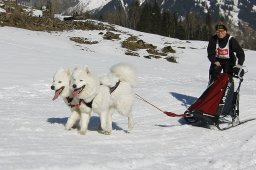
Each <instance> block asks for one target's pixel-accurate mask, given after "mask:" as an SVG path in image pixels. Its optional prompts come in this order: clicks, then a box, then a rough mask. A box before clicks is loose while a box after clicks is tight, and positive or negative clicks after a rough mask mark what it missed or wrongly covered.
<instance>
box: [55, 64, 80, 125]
mask: <svg viewBox="0 0 256 170" xmlns="http://www.w3.org/2000/svg"><path fill="white" fill-rule="evenodd" d="M70 80H71V71H70V70H69V69H64V68H60V69H58V71H57V72H56V73H55V74H54V76H53V82H52V86H51V89H52V90H54V91H55V94H54V97H53V99H52V100H56V99H57V98H58V97H59V96H61V97H62V98H63V100H64V102H65V103H66V104H67V106H69V107H70V109H71V116H70V117H69V118H68V121H67V123H66V125H65V128H66V129H67V130H70V129H71V128H72V127H73V126H74V125H75V124H76V123H78V120H79V119H80V116H81V111H82V110H81V109H80V108H79V107H78V106H79V99H78V98H75V97H74V96H73V95H72V91H71V89H70ZM76 125H77V126H78V124H76Z"/></svg>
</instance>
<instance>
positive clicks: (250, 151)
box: [0, 27, 256, 170]
mask: <svg viewBox="0 0 256 170" xmlns="http://www.w3.org/2000/svg"><path fill="white" fill-rule="evenodd" d="M116 28H117V29H118V30H120V31H122V33H121V35H120V37H121V39H125V38H127V37H129V36H128V34H132V35H136V36H138V37H139V38H140V39H143V40H144V41H146V42H148V43H152V44H153V45H156V46H158V48H162V47H164V46H166V45H171V46H172V47H173V48H174V49H175V50H176V51H177V52H176V53H175V54H174V56H176V57H177V61H178V63H177V64H175V63H170V62H167V61H166V60H164V59H151V60H149V59H145V58H143V57H134V56H126V55H124V52H125V49H123V48H121V45H120V40H119V41H109V40H104V39H103V38H102V35H99V32H100V31H97V30H94V31H81V30H76V31H68V32H52V33H48V32H35V31H28V30H24V29H17V28H12V27H0V37H1V38H0V58H1V62H0V68H1V72H0V77H1V84H0V99H1V102H0V106H1V108H2V109H0V115H1V116H0V121H1V123H0V139H1V140H0V169H4V170H32V169H35V170H70V169H72V170H87V169H88V170H119V169H124V170H166V169H182V170H191V169H192V170H205V169H212V170H219V169H222V170H234V169H241V170H253V169H255V168H256V148H255V143H256V134H255V131H256V120H255V121H250V122H248V123H246V124H243V125H240V126H237V127H235V128H232V129H229V130H227V131H218V130H210V129H205V128H200V127H193V126H190V125H186V124H183V122H184V121H183V120H182V119H180V118H171V117H167V116H165V115H164V114H163V113H161V112H160V111H159V110H157V109H155V108H154V107H152V106H150V105H149V104H147V103H145V102H143V101H141V100H139V99H136V100H135V104H134V109H133V113H134V121H135V127H134V129H133V130H132V131H131V132H130V133H127V132H126V130H127V120H126V119H125V118H124V117H122V116H120V115H118V114H114V117H113V121H114V123H113V127H114V129H115V130H113V132H112V134H111V135H103V134H100V133H98V132H97V131H96V129H97V126H98V124H99V118H98V116H97V115H96V114H93V115H92V118H91V121H90V125H89V131H88V132H87V134H86V135H80V134H79V133H78V131H77V130H76V129H73V130H71V131H66V130H64V124H65V123H66V121H67V118H68V117H69V115H70V112H69V109H68V107H66V105H65V104H64V102H63V101H62V100H61V99H59V100H57V101H52V100H51V98H52V96H53V95H54V94H53V91H51V90H50V86H51V81H52V76H53V74H54V73H55V72H56V70H57V69H58V68H59V67H70V68H74V67H75V66H83V65H89V66H90V67H91V68H93V69H94V71H95V72H96V73H97V74H99V75H102V74H104V73H106V72H109V68H110V67H111V66H112V65H113V64H116V63H118V62H127V63H130V64H132V65H134V67H135V68H136V69H137V72H138V76H139V82H138V85H137V87H136V88H135V91H136V93H137V94H139V95H140V96H142V97H143V98H145V99H146V100H148V101H149V102H150V103H152V104H154V105H155V106H157V107H159V108H161V109H162V110H166V111H173V112H175V113H183V112H184V111H185V110H186V108H187V107H189V105H190V104H192V102H193V101H194V100H195V99H196V98H197V97H199V96H200V95H201V94H202V92H203V91H204V90H205V89H206V86H207V82H208V67H209V61H208V59H207V57H206V47H207V42H202V41H181V40H178V39H172V38H168V37H161V36H158V35H153V34H146V33H142V32H136V31H133V30H129V29H126V28H122V27H116ZM72 36H80V37H86V38H88V39H89V40H96V41H99V43H98V44H94V45H81V44H76V43H74V42H72V41H70V40H69V38H70V37H72ZM139 53H140V55H143V54H145V51H143V50H142V51H139ZM245 53H246V62H245V65H246V66H247V69H248V70H249V72H248V73H247V74H246V75H245V79H244V82H243V84H242V87H241V96H240V115H241V116H240V119H241V120H245V119H248V118H256V112H255V110H256V109H255V108H256V106H255V103H254V102H255V101H256V86H255V83H256V78H255V75H256V68H255V67H254V65H255V64H254V63H255V62H256V58H255V56H256V52H255V51H249V50H245Z"/></svg>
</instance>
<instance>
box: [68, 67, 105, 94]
mask: <svg viewBox="0 0 256 170" xmlns="http://www.w3.org/2000/svg"><path fill="white" fill-rule="evenodd" d="M99 84H100V83H99V79H98V77H97V76H96V75H94V74H93V73H92V71H91V69H90V68H89V67H88V66H85V67H84V68H75V69H74V70H73V73H72V76H71V89H72V91H73V92H72V94H73V96H75V97H78V98H83V99H85V98H87V97H89V96H91V95H93V94H95V93H96V91H97V88H98V87H99Z"/></svg>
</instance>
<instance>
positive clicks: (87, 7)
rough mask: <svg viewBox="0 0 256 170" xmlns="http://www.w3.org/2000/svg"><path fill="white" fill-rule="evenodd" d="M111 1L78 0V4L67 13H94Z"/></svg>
mask: <svg viewBox="0 0 256 170" xmlns="http://www.w3.org/2000/svg"><path fill="white" fill-rule="evenodd" d="M110 1H111V0H79V3H78V4H77V5H76V6H74V7H71V8H69V9H68V10H67V11H69V12H71V11H77V10H78V11H79V12H86V11H94V10H97V9H101V8H102V7H103V6H105V5H106V4H108V3H109V2H110Z"/></svg>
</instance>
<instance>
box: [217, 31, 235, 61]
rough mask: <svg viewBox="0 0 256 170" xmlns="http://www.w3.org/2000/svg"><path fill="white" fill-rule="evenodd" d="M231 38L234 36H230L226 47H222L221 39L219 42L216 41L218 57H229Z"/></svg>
mask: <svg viewBox="0 0 256 170" xmlns="http://www.w3.org/2000/svg"><path fill="white" fill-rule="evenodd" d="M231 38H232V36H230V37H229V38H228V42H227V44H226V46H225V47H224V48H220V46H219V41H218V40H217V43H216V57H217V58H222V59H229V40H230V39H231Z"/></svg>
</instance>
